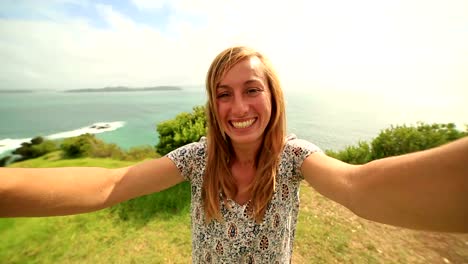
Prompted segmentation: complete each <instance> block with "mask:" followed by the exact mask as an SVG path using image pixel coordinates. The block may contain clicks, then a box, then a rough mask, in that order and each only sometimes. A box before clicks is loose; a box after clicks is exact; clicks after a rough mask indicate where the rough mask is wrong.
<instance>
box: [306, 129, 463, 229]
mask: <svg viewBox="0 0 468 264" xmlns="http://www.w3.org/2000/svg"><path fill="white" fill-rule="evenodd" d="M302 172H303V174H304V176H305V178H306V180H307V181H308V182H309V183H310V184H311V185H312V186H313V187H314V188H315V189H316V190H317V191H319V192H320V193H322V194H323V195H325V196H327V197H329V198H331V199H333V200H335V201H337V202H339V203H341V204H343V205H344V206H346V207H348V208H349V209H350V210H352V211H353V212H354V213H356V214H357V215H358V216H361V217H363V218H366V219H369V220H373V221H377V222H381V223H385V224H390V225H396V226H402V227H407V228H413V229H422V230H432V231H444V232H468V137H465V138H462V139H459V140H457V141H454V142H452V143H449V144H446V145H443V146H440V147H437V148H433V149H430V150H425V151H419V152H415V153H410V154H406V155H401V156H395V157H389V158H384V159H380V160H375V161H372V162H369V163H367V164H364V165H349V164H346V163H343V162H341V161H338V160H336V159H333V158H331V157H328V156H326V155H323V154H312V155H311V156H309V157H308V158H307V159H306V160H305V161H304V163H303V165H302Z"/></svg>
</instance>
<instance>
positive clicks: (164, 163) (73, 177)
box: [0, 157, 183, 217]
mask: <svg viewBox="0 0 468 264" xmlns="http://www.w3.org/2000/svg"><path fill="white" fill-rule="evenodd" d="M182 180H183V178H182V176H181V175H180V173H179V171H178V169H177V167H176V166H175V165H174V163H173V162H172V161H171V160H169V159H168V158H166V157H163V158H160V159H155V160H150V161H145V162H142V163H140V164H137V165H134V166H130V167H125V168H118V169H105V168H91V167H68V168H40V169H37V168H0V217H18V216H52V215H68V214H78V213H85V212H91V211H96V210H99V209H102V208H105V207H109V206H111V205H114V204H116V203H119V202H122V201H125V200H128V199H131V198H135V197H137V196H141V195H145V194H150V193H153V192H158V191H161V190H163V189H166V188H169V187H171V186H173V185H175V184H177V183H179V182H181V181H182Z"/></svg>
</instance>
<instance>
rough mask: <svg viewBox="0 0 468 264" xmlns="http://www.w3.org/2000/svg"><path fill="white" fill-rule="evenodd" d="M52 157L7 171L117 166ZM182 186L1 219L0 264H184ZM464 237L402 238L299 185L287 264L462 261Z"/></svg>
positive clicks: (406, 234) (467, 241) (186, 238)
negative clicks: (94, 207) (83, 209)
mask: <svg viewBox="0 0 468 264" xmlns="http://www.w3.org/2000/svg"><path fill="white" fill-rule="evenodd" d="M133 163H134V162H126V161H115V160H110V159H92V158H83V159H72V160H61V159H60V155H59V153H49V154H48V155H45V156H43V157H40V158H37V159H34V160H28V161H24V162H19V163H15V164H13V165H12V167H61V166H99V167H108V168H115V167H123V166H128V165H131V164H133ZM189 199H190V188H189V185H188V184H187V183H185V184H179V185H177V186H175V187H173V188H171V189H169V190H166V191H164V192H161V193H156V194H152V195H148V196H144V197H140V198H137V199H134V200H131V201H128V202H125V203H122V204H120V205H117V206H114V207H112V208H108V209H104V210H101V211H98V212H94V213H88V214H82V215H74V216H63V217H47V218H0V263H2V264H8V263H190V261H191V239H190V233H191V232H190V214H189V202H188V201H189ZM467 245H468V235H452V234H437V233H425V232H416V231H409V230H404V229H399V228H394V227H388V226H385V225H381V224H376V223H371V222H369V221H366V220H363V219H360V218H358V217H356V216H355V215H353V214H352V213H350V212H349V211H348V210H346V209H345V208H343V207H341V206H339V205H337V204H335V203H333V202H330V201H329V200H327V199H326V198H324V197H322V196H321V195H319V194H318V193H316V192H315V191H314V190H313V189H311V188H309V187H307V186H305V185H303V186H301V210H300V213H299V221H298V226H297V230H296V241H295V246H294V252H293V263H444V258H446V259H447V260H449V261H450V262H451V263H466V262H468V248H467Z"/></svg>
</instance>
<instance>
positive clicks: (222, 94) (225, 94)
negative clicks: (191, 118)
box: [216, 93, 229, 98]
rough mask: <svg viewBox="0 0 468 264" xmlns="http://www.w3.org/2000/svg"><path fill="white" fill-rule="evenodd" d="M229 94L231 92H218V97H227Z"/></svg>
mask: <svg viewBox="0 0 468 264" xmlns="http://www.w3.org/2000/svg"><path fill="white" fill-rule="evenodd" d="M228 96H229V93H220V94H218V95H217V96H216V97H217V98H226V97H228Z"/></svg>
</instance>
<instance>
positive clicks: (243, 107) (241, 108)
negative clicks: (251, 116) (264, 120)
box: [232, 96, 249, 116]
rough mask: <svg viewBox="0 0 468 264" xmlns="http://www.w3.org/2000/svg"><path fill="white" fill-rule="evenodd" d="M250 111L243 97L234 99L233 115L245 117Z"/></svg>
mask: <svg viewBox="0 0 468 264" xmlns="http://www.w3.org/2000/svg"><path fill="white" fill-rule="evenodd" d="M248 110H249V106H248V104H247V102H246V101H245V99H244V98H242V96H236V97H235V98H234V102H233V106H232V113H233V114H235V115H237V116H243V115H245V114H246V113H247V112H248Z"/></svg>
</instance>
